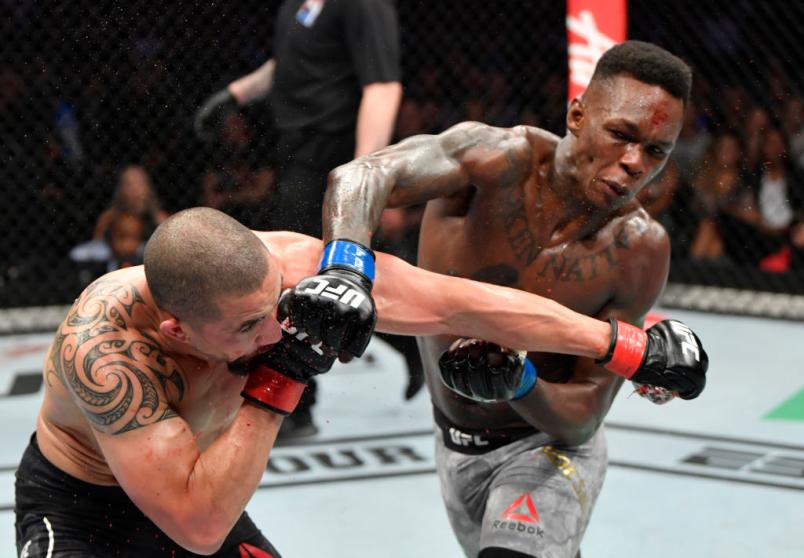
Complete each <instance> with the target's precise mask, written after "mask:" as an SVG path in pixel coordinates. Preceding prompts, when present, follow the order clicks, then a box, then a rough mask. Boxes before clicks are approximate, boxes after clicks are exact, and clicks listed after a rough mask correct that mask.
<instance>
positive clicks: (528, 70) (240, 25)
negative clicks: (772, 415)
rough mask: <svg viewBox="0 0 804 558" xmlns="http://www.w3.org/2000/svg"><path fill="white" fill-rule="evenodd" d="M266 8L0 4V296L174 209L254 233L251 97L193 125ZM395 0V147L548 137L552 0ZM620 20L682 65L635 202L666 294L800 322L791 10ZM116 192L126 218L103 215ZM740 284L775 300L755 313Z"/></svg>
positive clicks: (57, 281)
mask: <svg viewBox="0 0 804 558" xmlns="http://www.w3.org/2000/svg"><path fill="white" fill-rule="evenodd" d="M278 4H279V2H278V1H277V0H274V1H271V2H254V1H249V0H244V1H241V2H200V1H194V2H193V1H187V0H179V1H176V2H171V3H167V4H161V5H157V4H154V3H152V2H146V1H145V0H130V1H128V2H125V3H123V2H119V1H106V0H95V1H93V2H87V1H85V0H76V1H74V2H67V3H65V2H56V1H47V0H44V1H39V2H34V1H32V0H27V1H21V2H4V3H2V5H0V14H1V15H2V17H1V18H0V32H1V33H2V37H3V39H4V40H3V41H2V42H0V136H1V137H2V142H0V145H2V164H1V165H0V185H1V186H2V189H3V193H2V199H3V203H2V206H1V208H0V227H1V228H2V230H0V307H2V308H16V307H30V306H47V305H59V304H66V303H69V302H70V301H71V300H72V299H73V298H74V297H75V296H76V295H77V293H78V292H79V291H80V288H81V287H82V286H83V285H85V284H87V283H88V282H89V281H90V280H91V279H92V278H94V277H95V276H97V275H99V274H101V273H103V272H105V271H107V270H108V269H111V268H113V267H114V266H116V265H120V260H121V258H116V257H115V254H119V253H122V252H126V250H127V252H126V254H128V255H127V256H126V257H127V258H128V260H130V261H127V262H126V263H137V257H138V256H137V253H136V250H133V251H132V250H131V249H130V243H131V242H135V245H136V244H138V240H142V239H144V238H147V235H148V234H149V233H150V231H151V230H152V229H153V227H154V226H155V224H156V223H157V222H158V221H159V220H160V219H161V218H162V216H164V215H165V214H169V213H172V212H175V211H177V210H180V209H182V208H186V207H190V206H195V205H212V206H215V207H219V208H221V209H223V210H224V211H227V212H229V213H231V214H232V215H234V216H235V217H237V218H238V219H240V220H241V221H243V222H245V223H246V224H247V225H249V226H253V227H262V226H270V218H269V215H270V206H271V196H272V187H273V184H274V178H275V177H274V160H273V158H274V141H275V133H274V131H273V129H272V125H271V120H272V118H271V114H270V110H269V108H268V104H267V103H257V104H255V105H252V106H249V107H246V108H244V109H243V110H242V111H241V112H240V113H239V114H237V115H235V116H233V117H232V118H230V119H228V120H227V122H226V125H225V130H224V133H223V134H222V135H221V138H220V140H219V141H217V142H216V143H215V144H212V145H208V144H204V143H202V142H201V141H199V140H198V139H196V137H195V135H194V133H193V129H192V121H193V115H194V112H195V110H196V109H197V108H198V106H199V104H200V103H201V102H202V100H203V99H204V98H206V97H207V96H208V95H210V94H211V93H213V92H215V91H217V90H218V89H220V88H221V87H223V86H224V85H225V84H226V83H228V82H229V81H231V80H232V79H234V78H236V77H239V76H241V75H244V74H246V73H248V72H249V71H251V70H253V69H254V68H256V67H258V66H259V65H260V64H262V63H263V62H264V61H265V60H266V59H268V58H269V57H270V56H271V42H272V36H273V21H274V16H275V14H276V11H277V8H278ZM397 7H398V12H399V19H400V24H401V28H402V33H401V36H402V46H403V50H402V56H403V69H404V79H403V81H404V85H405V95H404V100H403V103H402V106H401V109H400V115H399V119H398V124H397V129H396V134H395V140H399V139H402V138H404V137H407V136H410V135H413V134H418V133H436V132H439V131H441V130H443V129H445V128H446V127H448V126H450V125H451V124H454V123H457V122H459V121H462V120H479V121H484V122H488V123H490V124H494V125H499V126H511V125H514V124H519V123H525V124H532V125H536V126H540V127H543V128H546V129H548V130H551V131H553V132H555V133H558V134H563V133H564V118H565V112H566V91H567V60H566V51H567V40H566V31H565V17H566V13H565V5H564V3H563V2H549V1H547V0H496V1H494V2H488V1H481V0H438V1H426V0H398V2H397ZM628 20H629V36H630V37H631V38H635V39H642V40H649V41H652V42H655V43H658V44H660V45H662V46H664V47H666V48H668V49H669V50H671V51H673V52H675V53H677V54H678V55H680V56H681V57H682V58H684V59H685V60H686V61H687V62H689V63H690V64H691V65H692V66H693V67H694V70H695V85H694V92H693V97H692V102H691V105H690V107H689V110H688V114H687V119H686V122H685V126H684V130H683V132H682V135H681V138H680V140H679V144H678V147H677V149H676V152H675V154H674V157H673V160H672V161H671V163H670V164H669V165H668V167H667V169H666V171H665V172H664V173H663V175H662V176H661V177H659V179H657V181H655V182H654V184H652V185H650V186H648V187H646V189H645V191H644V192H643V193H642V194H641V198H642V201H643V204H644V205H645V207H646V208H647V209H648V210H649V211H650V212H651V213H652V214H654V215H655V216H656V218H657V219H659V220H660V221H661V222H662V223H663V224H664V225H665V226H666V227H667V229H668V231H669V232H670V235H671V238H672V244H673V262H672V267H671V277H670V280H671V283H672V284H671V288H669V289H668V297H666V302H667V303H668V304H671V305H680V306H686V307H693V308H696V307H697V308H704V309H708V310H713V311H730V312H734V311H737V312H748V313H752V312H753V313H760V314H764V315H777V316H784V317H794V318H800V317H801V316H802V314H800V313H799V312H800V311H801V305H800V304H799V305H796V304H795V303H793V302H791V301H794V300H796V299H795V295H801V294H804V280H802V279H804V257H803V256H802V254H804V225H802V223H804V181H803V180H802V178H801V177H802V170H804V109H803V108H802V105H803V102H802V95H804V72H802V70H801V68H802V67H804V53H802V50H801V48H797V47H799V44H798V41H797V38H798V36H799V35H800V33H799V30H800V29H801V28H802V26H803V25H804V4H802V3H800V2H781V1H772V0H765V1H763V2H756V1H751V0H730V1H723V0H712V1H709V2H694V1H691V0H676V1H674V2H651V1H648V0H631V2H630V4H629V9H628ZM148 191H152V192H153V195H146V194H144V193H143V192H148ZM135 199H136V200H139V201H138V202H137V201H132V200H135ZM127 204H128V206H129V207H131V204H134V205H135V206H136V212H137V213H139V214H140V215H142V219H140V221H139V222H134V223H131V222H129V223H126V222H125V221H126V220H125V219H121V218H117V216H118V215H119V213H115V211H117V210H118V209H119V208H121V207H126V206H127ZM110 210H111V211H110ZM132 239H134V240H133V241H132ZM125 242H129V244H125ZM125 247H127V248H125ZM124 248H125V249H124ZM121 251H122V252H121ZM122 259H125V258H122ZM691 286H695V288H694V289H693V288H692V287H691ZM752 292H756V293H762V294H761V297H763V298H762V300H766V301H767V300H771V301H775V302H771V303H769V304H770V306H768V305H764V304H761V305H757V304H756V302H755V301H756V300H757V299H756V297H754V298H751V296H750V293H752ZM690 293H694V296H693V295H691V294H690ZM735 293H739V296H737V295H735ZM745 293H749V295H746V294H745ZM791 297H792V298H791ZM758 308H759V309H758ZM795 308H798V309H799V310H795Z"/></svg>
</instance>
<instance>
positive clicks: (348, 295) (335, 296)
mask: <svg viewBox="0 0 804 558" xmlns="http://www.w3.org/2000/svg"><path fill="white" fill-rule="evenodd" d="M313 281H314V282H315V283H317V284H316V286H315V287H307V288H306V289H304V292H305V293H306V294H316V295H321V296H323V297H325V298H331V299H332V300H337V301H338V302H340V303H341V304H346V305H347V306H351V307H352V308H358V307H359V306H360V305H361V304H363V301H364V300H366V295H364V294H362V293H360V292H358V291H356V290H354V289H350V288H349V287H347V286H346V285H338V286H337V287H330V286H329V281H327V280H326V279H313Z"/></svg>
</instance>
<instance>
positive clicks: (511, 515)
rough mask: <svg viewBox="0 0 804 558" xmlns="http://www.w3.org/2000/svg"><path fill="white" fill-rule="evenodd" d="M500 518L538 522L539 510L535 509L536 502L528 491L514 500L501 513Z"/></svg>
mask: <svg viewBox="0 0 804 558" xmlns="http://www.w3.org/2000/svg"><path fill="white" fill-rule="evenodd" d="M502 519H504V520H506V521H523V522H525V523H539V521H540V520H539V512H538V511H536V504H534V503H533V498H531V497H530V494H529V493H528V492H525V493H524V494H523V495H522V496H520V497H519V498H517V499H516V500H514V503H513V504H511V505H510V506H508V509H507V510H505V511H504V512H503V514H502Z"/></svg>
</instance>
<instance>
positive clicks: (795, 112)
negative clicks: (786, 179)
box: [783, 95, 804, 170]
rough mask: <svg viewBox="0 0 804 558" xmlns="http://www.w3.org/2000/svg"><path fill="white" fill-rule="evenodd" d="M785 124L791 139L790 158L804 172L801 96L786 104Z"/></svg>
mask: <svg viewBox="0 0 804 558" xmlns="http://www.w3.org/2000/svg"><path fill="white" fill-rule="evenodd" d="M783 122H784V127H785V128H784V129H785V134H786V135H787V137H788V138H789V139H790V158H791V160H792V162H793V163H794V164H795V165H796V166H797V167H798V168H799V170H804V99H802V98H801V96H800V95H793V96H791V97H790V98H789V99H788V100H787V103H785V110H784V119H783Z"/></svg>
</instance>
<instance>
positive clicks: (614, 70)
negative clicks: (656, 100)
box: [592, 41, 692, 106]
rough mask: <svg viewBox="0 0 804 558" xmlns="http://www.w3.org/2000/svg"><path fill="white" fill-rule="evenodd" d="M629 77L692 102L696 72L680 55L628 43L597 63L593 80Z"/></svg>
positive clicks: (650, 44) (609, 51)
mask: <svg viewBox="0 0 804 558" xmlns="http://www.w3.org/2000/svg"><path fill="white" fill-rule="evenodd" d="M620 75H628V76H631V77H633V78H634V79H637V80H639V81H641V82H644V83H648V84H650V85H658V86H659V87H661V88H662V89H664V90H665V91H667V92H668V93H670V95H672V96H673V97H675V98H677V99H681V100H682V101H683V102H684V106H687V103H688V102H689V99H690V89H691V88H692V69H691V68H690V67H689V66H688V65H687V63H686V62H684V61H683V60H681V58H679V57H678V56H675V55H674V54H671V53H670V52H668V51H666V50H665V49H663V48H662V47H659V46H656V45H654V44H652V43H646V42H643V41H626V42H624V43H621V44H619V45H615V46H613V47H612V48H610V49H609V50H607V51H606V52H605V53H604V54H603V56H601V57H600V60H598V62H597V66H596V67H595V72H594V74H593V75H592V81H595V80H599V79H606V78H611V77H615V76H620Z"/></svg>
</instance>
